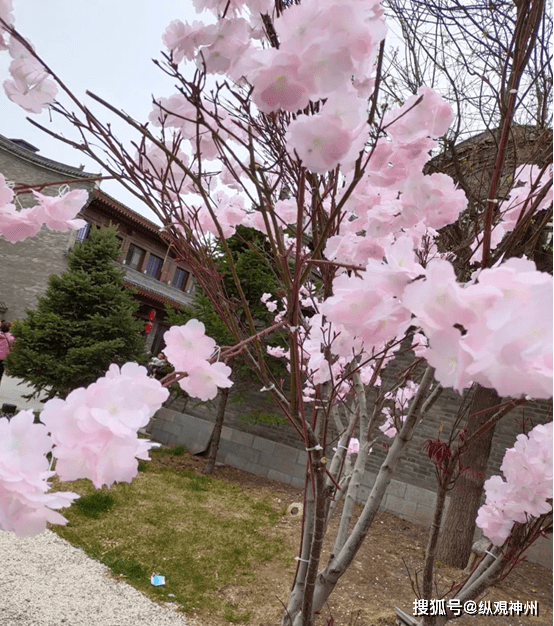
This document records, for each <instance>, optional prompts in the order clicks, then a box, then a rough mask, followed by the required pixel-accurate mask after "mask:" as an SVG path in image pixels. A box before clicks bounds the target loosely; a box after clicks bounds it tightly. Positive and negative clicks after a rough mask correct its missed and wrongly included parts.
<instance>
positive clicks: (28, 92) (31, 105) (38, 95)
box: [4, 37, 58, 113]
mask: <svg viewBox="0 0 554 626" xmlns="http://www.w3.org/2000/svg"><path fill="white" fill-rule="evenodd" d="M29 45H31V44H29ZM31 47H32V46H31ZM8 48H9V51H10V56H11V57H12V58H13V59H14V61H12V63H11V65H10V74H11V77H12V78H11V79H8V80H6V81H4V91H5V92H6V95H7V96H8V98H9V99H10V100H12V101H13V102H15V103H16V104H18V105H19V106H21V107H22V108H24V109H25V110H26V111H29V112H30V113H40V112H41V111H42V109H43V108H45V107H46V106H48V105H50V104H52V103H53V102H54V98H55V96H56V93H57V92H58V88H57V87H56V84H55V83H54V82H53V81H52V80H51V79H50V78H49V76H48V73H47V71H46V70H45V69H44V67H43V66H42V65H41V64H40V63H39V62H38V61H37V60H36V59H35V57H34V56H33V55H32V54H31V52H30V51H29V50H28V48H26V47H25V46H24V45H23V44H22V43H20V42H19V41H17V40H16V39H14V38H13V37H12V38H11V39H10V43H9V46H8Z"/></svg>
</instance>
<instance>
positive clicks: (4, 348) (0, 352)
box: [0, 321, 15, 382]
mask: <svg viewBox="0 0 554 626" xmlns="http://www.w3.org/2000/svg"><path fill="white" fill-rule="evenodd" d="M11 326H12V323H11V322H5V321H2V324H1V325H0V382H1V381H2V376H3V375H4V359H5V358H6V357H7V356H8V354H9V353H10V350H11V347H12V346H13V344H14V342H15V337H14V336H13V335H12V334H11V333H10V328H11Z"/></svg>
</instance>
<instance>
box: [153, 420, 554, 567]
mask: <svg viewBox="0 0 554 626" xmlns="http://www.w3.org/2000/svg"><path fill="white" fill-rule="evenodd" d="M212 430H213V423H212V422H208V421H206V420H203V419H200V418H198V417H193V416H192V415H186V414H184V413H179V412H177V411H174V410H171V409H160V410H159V411H158V412H157V413H156V415H155V416H154V418H153V419H152V421H151V423H150V425H149V428H148V431H149V432H150V433H151V435H152V438H153V439H154V441H158V442H160V443H163V444H166V445H172V446H177V445H183V446H185V448H186V449H187V450H188V451H189V452H190V453H191V454H198V453H201V452H204V451H205V450H206V449H207V447H208V444H209V442H210V437H211V434H212ZM217 460H218V461H219V462H220V463H224V464H225V465H229V466H231V467H236V468H237V469H242V470H244V471H246V472H250V473H251V474H255V475H256V476H261V477H263V478H268V479H270V480H277V481H279V482H281V483H285V484H289V485H293V486H294V487H299V488H302V487H303V486H304V473H305V468H306V452H304V451H303V450H298V449H296V448H292V447H291V446H287V445H284V444H282V443H278V442H275V441H271V440H269V439H265V438H263V437H260V436H258V435H253V434H250V433H245V432H241V431H239V430H236V429H235V428H229V427H228V426H223V429H222V432H221V442H220V446H219V452H218V455H217ZM376 476H377V475H376V474H375V473H373V472H371V471H366V472H365V474H364V477H363V479H362V485H361V489H360V493H359V500H360V501H365V500H366V499H367V497H368V496H369V493H370V491H371V487H372V486H373V483H374V482H375V479H376ZM435 501H436V495H435V493H434V492H433V491H430V490H429V489H425V488H424V487H419V486H416V485H413V484H410V483H407V482H402V481H399V480H391V482H390V484H389V486H388V488H387V491H386V493H385V497H384V498H383V501H382V503H381V507H380V508H381V510H382V511H385V512H387V513H392V514H394V515H397V516H398V517H401V518H402V519H406V520H409V521H411V522H415V523H418V524H422V525H425V526H428V525H430V523H431V519H432V516H433V511H434V506H435ZM447 506H448V505H447ZM476 538H477V537H476ZM528 558H529V560H530V561H532V562H534V563H538V564H540V565H542V566H543V567H549V568H552V541H551V540H546V539H545V540H540V541H538V542H537V543H536V544H535V545H534V546H533V548H531V550H530V551H529V554H528Z"/></svg>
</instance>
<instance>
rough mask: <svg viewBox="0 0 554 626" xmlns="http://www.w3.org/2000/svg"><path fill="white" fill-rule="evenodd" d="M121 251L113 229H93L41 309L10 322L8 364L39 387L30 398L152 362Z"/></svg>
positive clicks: (14, 372) (53, 277)
mask: <svg viewBox="0 0 554 626" xmlns="http://www.w3.org/2000/svg"><path fill="white" fill-rule="evenodd" d="M118 256H119V241H118V239H117V237H116V229H115V227H110V228H103V229H101V230H99V229H97V228H95V227H93V228H92V229H91V232H90V237H89V238H88V239H86V240H85V241H84V242H83V243H77V244H76V245H75V248H74V249H73V251H72V252H70V253H69V255H68V258H67V264H68V267H69V270H68V271H67V272H64V273H63V274H62V275H61V276H56V275H54V274H52V275H51V276H50V279H49V282H48V288H47V290H46V293H45V295H44V296H43V297H42V298H39V302H38V307H37V309H36V310H29V309H28V310H27V311H26V313H27V317H26V318H25V319H24V320H21V321H18V322H15V323H14V324H13V325H12V333H13V335H14V337H15V339H16V342H15V346H14V348H13V350H12V353H11V354H9V355H8V357H7V359H6V369H7V370H8V371H9V372H10V374H11V375H13V376H16V377H19V378H23V379H24V380H25V381H26V382H27V383H29V384H30V385H31V386H33V387H34V389H35V390H34V392H33V393H32V394H30V396H28V397H30V398H32V397H35V396H37V395H39V394H40V392H42V391H44V390H47V391H48V396H49V397H54V396H58V397H61V398H65V397H66V396H67V394H68V393H69V392H71V391H72V390H73V389H76V388H78V387H84V386H87V385H89V384H91V383H92V382H94V381H95V380H97V379H98V378H99V377H100V376H103V375H104V374H105V373H106V371H107V369H108V368H109V366H110V364H111V363H116V364H118V365H122V364H123V363H126V362H127V361H136V362H139V363H141V364H145V363H146V361H147V356H146V353H145V349H144V339H143V338H142V337H141V335H140V331H141V329H142V324H141V322H140V321H139V320H138V319H136V318H134V317H133V316H132V314H133V313H134V312H135V311H136V310H137V308H138V303H137V302H136V301H135V300H133V297H132V292H131V291H130V290H128V289H124V287H123V275H124V271H123V270H122V269H121V268H119V267H118V266H117V264H116V263H115V261H116V259H117V258H118Z"/></svg>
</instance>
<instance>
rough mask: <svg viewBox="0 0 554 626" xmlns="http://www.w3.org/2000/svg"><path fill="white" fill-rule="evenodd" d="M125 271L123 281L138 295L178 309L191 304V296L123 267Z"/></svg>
mask: <svg viewBox="0 0 554 626" xmlns="http://www.w3.org/2000/svg"><path fill="white" fill-rule="evenodd" d="M123 268H124V269H125V276H124V281H125V283H127V284H128V285H130V286H131V287H134V288H135V289H137V291H138V292H139V293H142V294H143V295H145V296H149V297H151V298H153V299H154V300H158V301H159V302H163V303H165V302H167V303H169V304H172V305H173V306H177V307H179V308H182V307H187V306H190V305H191V304H192V300H193V298H192V296H191V295H190V294H188V293H185V292H184V291H181V290H180V289H176V288H175V287H171V286H169V285H166V284H164V283H162V282H160V281H159V280H156V279H155V278H154V277H152V276H148V275H147V274H142V273H141V272H138V271H137V270H134V269H131V268H130V267H126V266H125V265H123Z"/></svg>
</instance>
